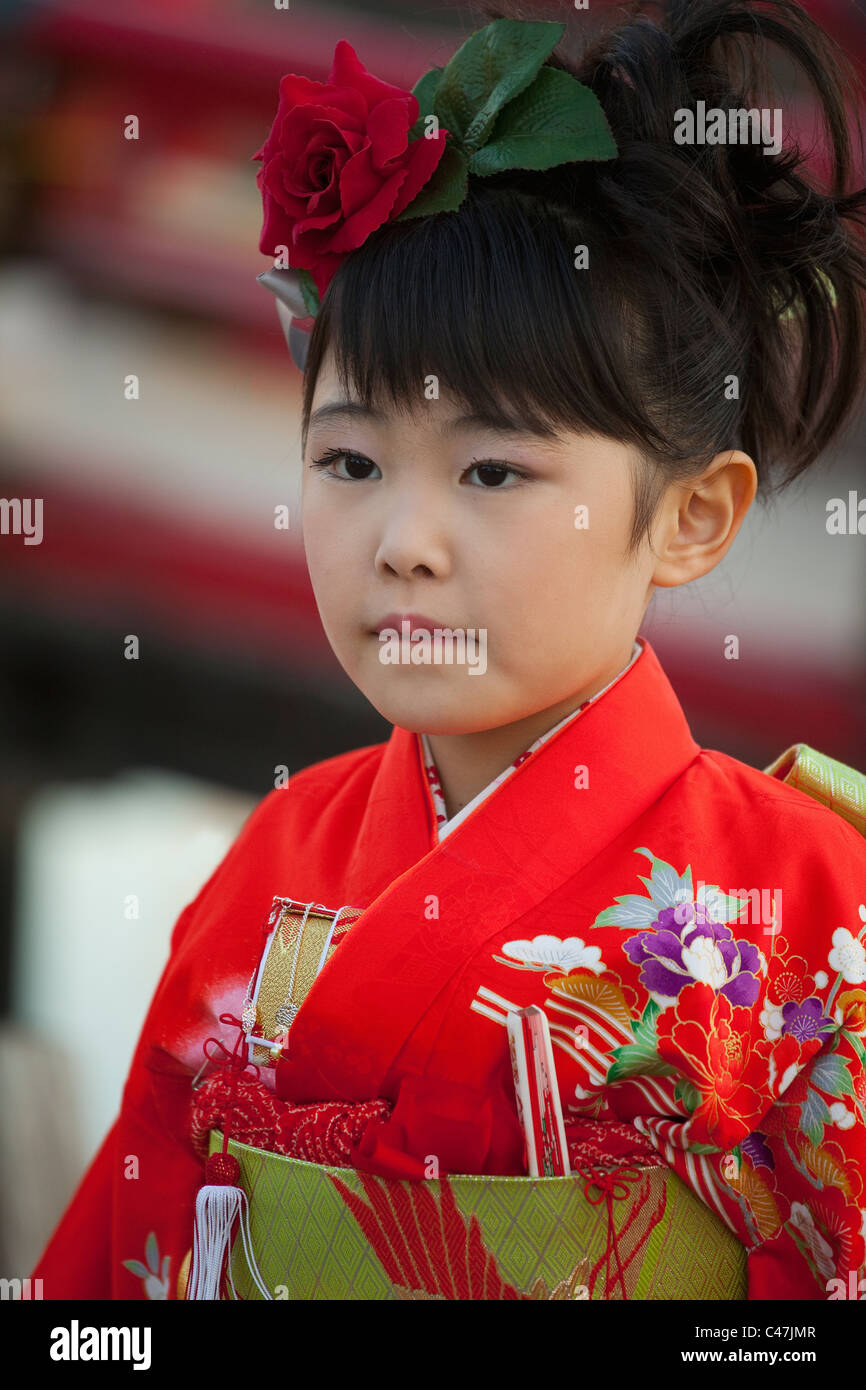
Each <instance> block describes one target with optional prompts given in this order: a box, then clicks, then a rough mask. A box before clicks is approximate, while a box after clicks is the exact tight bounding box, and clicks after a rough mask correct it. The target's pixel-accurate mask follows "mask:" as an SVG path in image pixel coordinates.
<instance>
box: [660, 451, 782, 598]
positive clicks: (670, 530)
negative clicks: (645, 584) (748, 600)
mask: <svg viewBox="0 0 866 1390" xmlns="http://www.w3.org/2000/svg"><path fill="white" fill-rule="evenodd" d="M757 489H758V472H757V469H756V468H755V465H754V462H753V461H752V459H750V458H749V455H748V454H744V453H742V452H741V451H740V450H738V449H727V450H725V452H724V453H721V454H716V456H715V458H714V459H713V460H712V462H711V463H710V464H709V465H708V467H707V468H705V469H704V470H703V471H702V472H701V473H700V474H699V476H697V477H696V478H692V479H690V480H689V481H688V482H687V483H672V484H671V485H670V487H669V488H668V489H667V491H666V493H665V495H664V497H663V499H662V502H661V505H660V507H659V512H658V516H657V518H656V523H655V526H654V534H653V549H654V553H655V555H656V557H657V563H656V566H655V569H654V570H653V574H652V583H653V584H655V585H657V586H658V587H659V588H662V589H666V588H673V587H675V586H676V585H678V584H687V583H688V582H689V581H690V580H692V579H699V578H700V577H701V575H704V574H708V573H709V572H710V570H711V569H714V568H715V566H716V565H717V564H718V563H719V562H720V560H723V559H724V557H725V555H726V554H727V553H728V551H729V550H730V548H731V546H732V545H733V543H734V537H735V536H736V534H737V532H738V531H739V529H740V527H741V526H742V524H743V521H744V520H745V516H746V513H747V512H748V510H749V508H750V506H751V505H752V502H753V501H754V499H755V494H756V492H757Z"/></svg>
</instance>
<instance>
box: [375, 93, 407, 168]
mask: <svg viewBox="0 0 866 1390" xmlns="http://www.w3.org/2000/svg"><path fill="white" fill-rule="evenodd" d="M409 125H410V122H409V120H408V107H407V105H406V101H405V98H402V97H401V98H400V99H399V100H398V99H397V98H396V97H395V98H394V99H392V100H389V101H380V103H379V105H378V106H376V107H374V109H373V110H372V111H371V112H370V115H369V116H368V117H367V134H368V135H369V137H370V144H371V145H372V149H373V165H374V167H375V168H376V169H381V168H382V165H383V164H385V163H387V161H388V160H389V159H396V158H397V156H398V155H401V154H404V153H405V150H406V146H407V144H408V137H409ZM386 172H387V171H386Z"/></svg>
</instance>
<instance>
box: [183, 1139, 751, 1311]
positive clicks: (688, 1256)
mask: <svg viewBox="0 0 866 1390" xmlns="http://www.w3.org/2000/svg"><path fill="white" fill-rule="evenodd" d="M222 1142H223V1136H222V1134H221V1133H220V1132H219V1130H212V1131H211V1136H210V1152H211V1153H213V1152H214V1150H215V1149H219V1148H221V1147H222ZM228 1150H229V1153H232V1154H234V1156H235V1157H236V1158H237V1160H238V1162H239V1164H240V1170H241V1171H240V1184H241V1186H242V1187H243V1189H244V1191H245V1192H246V1194H247V1198H248V1199H249V1220H250V1235H251V1241H252V1250H253V1253H254V1256H255V1260H256V1264H257V1266H258V1270H259V1273H260V1275H261V1278H262V1281H263V1283H264V1285H265V1287H266V1288H268V1289H269V1290H270V1291H271V1293H272V1294H273V1296H274V1298H275V1299H280V1298H285V1299H302V1300H310V1299H339V1300H345V1299H503V1298H518V1299H533V1298H537V1299H565V1298H567V1299H587V1298H593V1299H605V1298H610V1299H621V1298H622V1297H623V1285H622V1282H621V1281H620V1277H619V1272H620V1271H621V1272H622V1280H623V1281H624V1284H625V1296H626V1297H627V1298H629V1299H655V1300H670V1299H720V1300H732V1299H733V1300H743V1299H745V1298H746V1296H747V1287H746V1251H745V1249H744V1247H743V1246H742V1245H741V1244H740V1242H739V1241H738V1240H737V1238H736V1236H734V1235H733V1234H732V1233H731V1232H730V1231H729V1230H728V1228H727V1226H726V1225H725V1224H724V1223H723V1222H722V1221H721V1220H720V1218H719V1217H718V1216H717V1215H716V1214H715V1212H713V1211H711V1210H710V1208H709V1207H708V1206H706V1205H705V1204H704V1203H703V1202H702V1201H700V1199H699V1198H698V1197H696V1196H695V1195H694V1193H693V1192H692V1191H691V1189H690V1188H689V1187H687V1186H686V1184H685V1183H684V1182H682V1181H681V1179H680V1178H679V1177H677V1175H676V1174H675V1173H674V1172H673V1171H672V1170H671V1169H669V1168H666V1167H665V1168H661V1167H659V1168H650V1167H641V1166H638V1165H635V1166H634V1167H632V1168H631V1169H630V1172H631V1174H632V1181H629V1182H628V1183H624V1182H618V1186H617V1188H616V1189H615V1191H614V1193H613V1194H612V1195H611V1197H610V1198H607V1197H605V1196H604V1194H603V1193H602V1192H601V1190H600V1188H598V1187H592V1186H591V1187H590V1188H589V1191H588V1193H587V1192H585V1191H584V1189H585V1187H586V1186H587V1184H586V1182H585V1180H584V1178H582V1177H580V1176H572V1177H568V1178H529V1177H490V1176H486V1175H480V1176H469V1175H463V1174H457V1175H451V1176H447V1177H442V1178H439V1179H435V1180H434V1179H430V1180H425V1181H408V1180H398V1179H393V1178H379V1177H374V1176H372V1175H371V1174H369V1173H362V1172H360V1171H358V1170H357V1169H354V1168H335V1167H331V1166H328V1165H325V1164H319V1163H305V1162H302V1161H301V1160H300V1159H295V1158H286V1157H285V1156H284V1155H282V1154H275V1153H269V1152H267V1151H266V1150H264V1149H257V1148H253V1147H252V1146H251V1145H249V1144H239V1143H237V1142H236V1141H235V1140H234V1139H230V1140H229V1143H228ZM608 1171H610V1170H608ZM614 1177H616V1175H614ZM592 1199H595V1200H592ZM608 1210H610V1212H611V1213H612V1218H613V1223H614V1230H615V1233H616V1245H617V1251H618V1257H619V1258H618V1260H617V1257H616V1255H615V1254H614V1253H613V1250H612V1248H611V1249H610V1251H608V1221H609V1217H608ZM231 1272H232V1278H233V1280H234V1285H235V1288H236V1290H237V1292H238V1295H239V1297H240V1298H242V1299H244V1300H246V1299H260V1298H261V1294H260V1293H259V1291H258V1289H257V1288H256V1286H255V1284H254V1282H253V1280H252V1278H251V1276H250V1273H249V1270H248V1267H247V1263H246V1260H245V1257H244V1252H243V1246H242V1242H241V1240H240V1237H239V1236H236V1237H235V1241H234V1245H233V1247H232V1254H231Z"/></svg>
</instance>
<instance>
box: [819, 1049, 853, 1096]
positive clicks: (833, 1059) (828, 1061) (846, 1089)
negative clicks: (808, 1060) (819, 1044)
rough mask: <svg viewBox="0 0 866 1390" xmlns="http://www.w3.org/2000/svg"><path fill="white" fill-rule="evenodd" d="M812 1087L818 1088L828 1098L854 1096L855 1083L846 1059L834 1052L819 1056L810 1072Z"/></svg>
mask: <svg viewBox="0 0 866 1390" xmlns="http://www.w3.org/2000/svg"><path fill="white" fill-rule="evenodd" d="M809 1081H810V1083H811V1085H813V1086H818V1087H820V1089H821V1090H822V1091H823V1092H824V1094H825V1095H828V1096H853V1094H854V1083H853V1081H852V1080H851V1073H850V1072H849V1071H848V1063H847V1062H846V1060H845V1058H844V1057H837V1056H835V1055H834V1054H833V1053H832V1052H829V1053H826V1054H825V1055H824V1056H818V1057H816V1058H815V1060H814V1061H813V1063H812V1066H811V1070H810V1071H809Z"/></svg>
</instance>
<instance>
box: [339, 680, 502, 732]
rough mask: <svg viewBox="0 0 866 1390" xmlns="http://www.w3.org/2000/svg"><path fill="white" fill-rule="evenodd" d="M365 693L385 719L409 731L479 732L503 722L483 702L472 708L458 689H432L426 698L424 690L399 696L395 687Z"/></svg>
mask: <svg viewBox="0 0 866 1390" xmlns="http://www.w3.org/2000/svg"><path fill="white" fill-rule="evenodd" d="M363 694H364V695H365V696H366V698H367V699H368V700H369V701H370V704H371V705H372V706H373V707H374V709H376V710H378V712H379V713H380V714H381V715H382V718H383V719H387V720H388V722H389V724H396V725H397V726H398V727H399V728H401V729H407V730H408V731H409V733H410V734H477V733H480V732H481V731H482V730H484V729H491V728H493V727H494V725H495V724H496V723H497V722H501V721H497V719H496V717H495V715H494V714H492V713H487V712H486V711H485V710H484V709H483V708H481V706H480V702H479V704H478V705H477V706H476V707H474V708H473V706H472V705H471V704H469V705H467V703H466V700H465V697H464V698H463V699H461V698H460V695H459V694H457V693H455V692H450V691H449V692H448V693H447V694H446V693H445V692H443V691H440V692H438V693H437V692H433V691H431V692H429V694H428V695H427V697H426V698H425V697H424V695H422V694H421V693H418V694H417V695H416V696H414V697H413V696H412V694H411V692H406V693H404V694H403V695H401V696H400V697H397V698H395V695H394V692H393V691H391V692H387V693H386V692H381V691H371V690H364V691H363Z"/></svg>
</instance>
